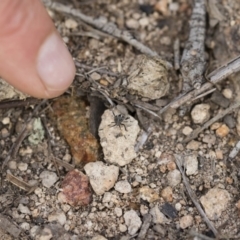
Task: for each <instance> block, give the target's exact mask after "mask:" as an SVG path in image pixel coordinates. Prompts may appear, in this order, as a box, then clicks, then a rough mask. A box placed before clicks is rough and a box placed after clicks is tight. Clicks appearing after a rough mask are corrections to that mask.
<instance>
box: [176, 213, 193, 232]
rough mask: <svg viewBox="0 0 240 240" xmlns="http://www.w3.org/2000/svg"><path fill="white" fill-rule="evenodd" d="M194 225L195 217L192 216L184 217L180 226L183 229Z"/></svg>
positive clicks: (180, 221)
mask: <svg viewBox="0 0 240 240" xmlns="http://www.w3.org/2000/svg"><path fill="white" fill-rule="evenodd" d="M192 224H193V217H192V216H191V215H186V216H183V217H181V218H180V220H179V225H180V228H182V229H185V228H188V227H190V226H192Z"/></svg>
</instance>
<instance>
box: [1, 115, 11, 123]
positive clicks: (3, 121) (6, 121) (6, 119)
mask: <svg viewBox="0 0 240 240" xmlns="http://www.w3.org/2000/svg"><path fill="white" fill-rule="evenodd" d="M2 123H3V124H4V125H7V124H9V123H10V118H9V117H5V118H3V120H2Z"/></svg>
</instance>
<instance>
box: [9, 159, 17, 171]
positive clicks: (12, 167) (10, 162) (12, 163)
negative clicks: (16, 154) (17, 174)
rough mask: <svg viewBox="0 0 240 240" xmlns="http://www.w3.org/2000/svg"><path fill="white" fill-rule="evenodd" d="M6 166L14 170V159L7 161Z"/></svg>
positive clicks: (15, 166)
mask: <svg viewBox="0 0 240 240" xmlns="http://www.w3.org/2000/svg"><path fill="white" fill-rule="evenodd" d="M8 167H9V168H10V169H12V170H16V169H17V162H16V161H13V160H12V161H9V163H8Z"/></svg>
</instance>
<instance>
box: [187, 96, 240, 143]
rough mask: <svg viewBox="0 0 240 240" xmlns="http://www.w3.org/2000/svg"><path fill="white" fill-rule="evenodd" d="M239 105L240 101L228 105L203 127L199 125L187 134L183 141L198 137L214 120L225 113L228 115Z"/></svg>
mask: <svg viewBox="0 0 240 240" xmlns="http://www.w3.org/2000/svg"><path fill="white" fill-rule="evenodd" d="M239 106H240V101H239V102H236V103H233V104H232V105H231V106H230V107H228V108H227V109H225V110H223V111H221V112H220V113H218V114H217V115H216V116H215V117H213V118H212V119H210V120H209V121H208V122H206V123H205V124H204V125H203V126H202V127H199V128H197V129H195V130H194V131H192V132H191V134H190V135H189V136H187V138H185V139H184V140H183V143H187V142H189V141H191V140H192V139H194V138H196V137H197V136H198V134H199V133H200V132H202V131H203V130H204V129H206V128H208V127H209V126H211V125H212V124H213V123H214V122H216V121H217V120H219V119H221V118H223V117H224V116H225V115H227V114H228V113H230V112H231V111H233V110H234V109H236V108H238V107H239Z"/></svg>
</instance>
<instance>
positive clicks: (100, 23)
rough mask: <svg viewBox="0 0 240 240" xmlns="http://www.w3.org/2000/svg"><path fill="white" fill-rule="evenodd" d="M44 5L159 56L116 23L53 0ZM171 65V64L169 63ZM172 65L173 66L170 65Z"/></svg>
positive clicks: (46, 0) (150, 54)
mask: <svg viewBox="0 0 240 240" xmlns="http://www.w3.org/2000/svg"><path fill="white" fill-rule="evenodd" d="M43 3H44V4H45V6H46V7H48V8H51V9H53V10H55V11H58V12H62V13H66V14H70V15H72V16H74V17H77V18H79V19H80V20H81V21H83V22H85V23H87V24H89V25H91V26H93V27H95V28H97V29H98V30H101V31H103V32H105V33H107V34H109V35H111V36H114V37H116V38H118V39H120V40H122V41H124V42H126V43H128V44H130V45H132V46H133V47H135V48H136V49H138V50H139V51H140V52H142V53H144V54H146V55H149V56H152V57H154V56H158V54H157V53H156V52H154V51H152V50H151V49H150V48H149V47H147V46H145V45H144V44H142V43H141V42H139V41H137V40H136V39H134V37H133V36H132V35H131V34H130V33H129V32H128V31H125V30H120V29H118V28H117V26H116V25H115V24H114V23H111V22H106V21H105V19H104V20H103V19H101V18H98V19H93V18H92V17H89V16H86V15H84V14H83V13H82V12H80V11H79V10H77V9H73V8H71V7H69V6H65V5H63V4H61V3H57V2H52V1H51V0H43ZM169 64H170V63H169ZM170 65H171V64H170Z"/></svg>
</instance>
